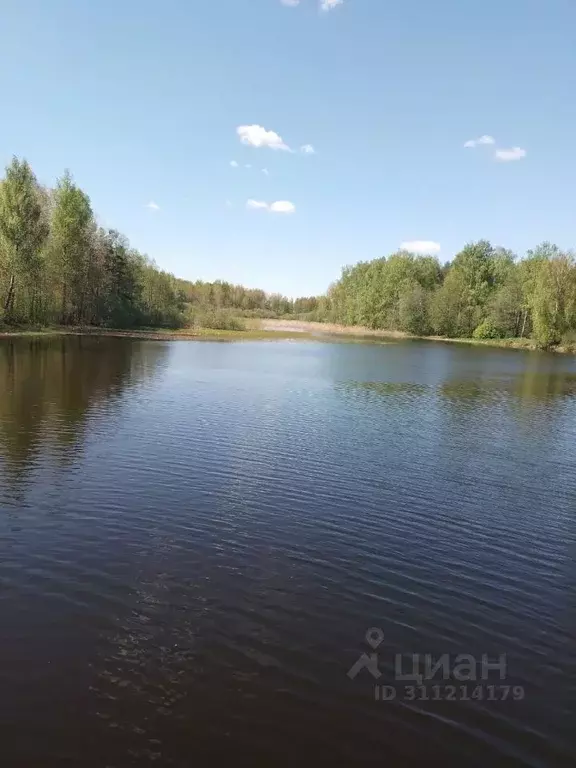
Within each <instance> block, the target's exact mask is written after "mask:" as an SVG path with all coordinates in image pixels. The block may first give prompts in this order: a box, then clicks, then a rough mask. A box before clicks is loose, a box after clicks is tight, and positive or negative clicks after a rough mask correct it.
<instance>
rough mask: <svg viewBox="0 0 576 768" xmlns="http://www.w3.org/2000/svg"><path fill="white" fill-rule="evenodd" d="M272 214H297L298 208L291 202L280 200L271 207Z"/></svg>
mask: <svg viewBox="0 0 576 768" xmlns="http://www.w3.org/2000/svg"><path fill="white" fill-rule="evenodd" d="M270 210H271V211H272V213H295V212H296V206H295V205H294V203H291V202H290V201H289V200H278V202H276V203H272V205H271V206H270Z"/></svg>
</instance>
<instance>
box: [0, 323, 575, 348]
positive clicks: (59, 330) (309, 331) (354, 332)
mask: <svg viewBox="0 0 576 768" xmlns="http://www.w3.org/2000/svg"><path fill="white" fill-rule="evenodd" d="M35 336H36V337H49V336H95V337H98V336H99V337H107V338H127V339H140V340H142V341H222V342H234V341H236V342H237V341H298V340H302V341H303V340H308V341H335V340H337V339H338V340H340V341H348V342H370V341H373V342H377V341H378V340H380V341H381V343H392V342H394V341H431V342H443V343H447V344H466V345H469V346H477V347H494V348H499V349H516V350H524V351H528V352H538V351H548V352H553V353H556V354H568V355H570V354H576V348H573V347H564V346H557V347H551V348H550V349H549V350H541V349H539V348H538V347H537V346H536V344H534V342H533V341H532V340H531V339H514V338H512V339H468V338H457V339H451V338H448V337H445V336H413V335H411V334H409V333H405V332H403V331H388V330H380V329H373V328H365V327H363V326H344V325H336V324H333V323H318V322H312V321H304V320H247V321H246V329H243V330H218V329H212V328H181V329H174V330H171V329H165V328H143V329H132V330H128V329H116V328H96V327H93V326H90V327H84V326H71V327H66V326H53V327H48V328H33V329H31V328H12V329H1V330H0V339H11V338H25V337H35Z"/></svg>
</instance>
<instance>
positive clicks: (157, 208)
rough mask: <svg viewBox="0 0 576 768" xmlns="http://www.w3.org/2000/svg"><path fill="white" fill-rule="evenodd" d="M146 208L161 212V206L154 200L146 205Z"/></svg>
mask: <svg viewBox="0 0 576 768" xmlns="http://www.w3.org/2000/svg"><path fill="white" fill-rule="evenodd" d="M144 207H145V208H148V210H149V211H159V210H160V206H159V205H157V204H156V203H155V202H154V201H153V200H151V201H150V202H149V203H146V205H145V206H144Z"/></svg>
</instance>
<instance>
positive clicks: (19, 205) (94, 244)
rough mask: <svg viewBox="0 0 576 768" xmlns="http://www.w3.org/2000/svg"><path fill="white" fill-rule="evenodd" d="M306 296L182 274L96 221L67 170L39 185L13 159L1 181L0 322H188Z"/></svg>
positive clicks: (281, 309) (300, 306) (301, 304)
mask: <svg viewBox="0 0 576 768" xmlns="http://www.w3.org/2000/svg"><path fill="white" fill-rule="evenodd" d="M312 308H313V305H310V304H309V303H306V301H305V300H304V301H297V302H293V301H292V300H291V299H287V298H286V297H284V296H280V295H278V294H267V293H265V292H264V291H260V290H254V289H248V288H244V287H243V286H239V285H231V284H230V283H225V282H221V281H218V282H215V283H208V282H201V281H197V282H195V283H193V282H189V281H186V280H180V279H177V278H176V277H175V276H174V275H172V274H170V273H168V272H165V271H163V270H161V269H159V268H158V266H157V265H156V264H155V263H154V262H153V261H152V260H151V259H149V258H148V257H147V256H146V255H145V254H142V253H140V252H139V251H137V250H136V249H135V248H132V247H131V246H130V243H129V242H128V240H127V238H126V237H124V236H123V235H122V234H120V233H119V232H117V231H116V230H113V229H104V228H103V227H100V226H98V224H97V221H96V218H95V215H94V212H93V210H92V206H91V203H90V198H89V197H88V195H87V194H86V193H85V192H84V191H83V190H82V189H80V188H79V187H78V186H77V185H76V184H75V182H74V180H73V178H72V177H71V175H70V174H69V173H65V174H64V175H63V176H62V178H61V179H59V180H58V182H57V184H56V187H55V188H54V189H47V188H45V187H42V186H41V185H40V184H39V183H38V181H37V179H36V177H35V175H34V173H33V171H32V169H31V167H30V165H29V164H28V163H27V162H26V160H19V159H18V158H13V160H12V162H11V163H10V164H9V165H8V167H7V168H6V173H5V177H4V179H3V180H2V181H0V323H3V324H5V325H51V324H60V325H78V326H84V325H93V326H104V327H114V328H127V327H137V326H154V327H181V326H183V325H189V324H202V323H203V322H204V321H208V322H210V321H211V322H212V324H217V323H218V322H222V321H221V319H220V318H219V314H220V313H222V312H224V311H228V312H230V311H234V312H235V313H237V314H247V315H250V314H253V315H255V316H262V317H266V316H277V315H279V314H285V313H292V312H294V310H295V309H296V311H298V312H303V311H310V310H311V309H312Z"/></svg>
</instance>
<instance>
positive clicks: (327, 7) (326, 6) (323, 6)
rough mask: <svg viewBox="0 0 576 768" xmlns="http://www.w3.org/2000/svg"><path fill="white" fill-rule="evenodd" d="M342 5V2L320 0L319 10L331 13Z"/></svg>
mask: <svg viewBox="0 0 576 768" xmlns="http://www.w3.org/2000/svg"><path fill="white" fill-rule="evenodd" d="M343 3H344V0H320V10H322V11H331V10H333V9H334V8H336V6H338V5H342V4H343Z"/></svg>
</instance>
